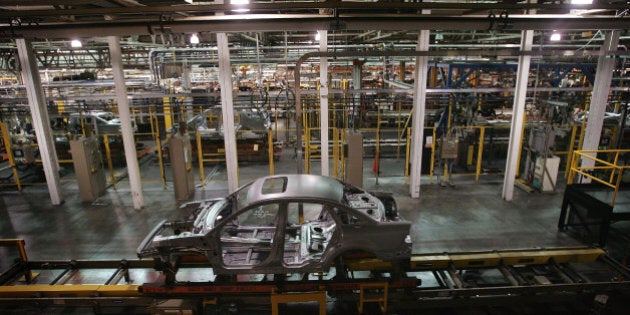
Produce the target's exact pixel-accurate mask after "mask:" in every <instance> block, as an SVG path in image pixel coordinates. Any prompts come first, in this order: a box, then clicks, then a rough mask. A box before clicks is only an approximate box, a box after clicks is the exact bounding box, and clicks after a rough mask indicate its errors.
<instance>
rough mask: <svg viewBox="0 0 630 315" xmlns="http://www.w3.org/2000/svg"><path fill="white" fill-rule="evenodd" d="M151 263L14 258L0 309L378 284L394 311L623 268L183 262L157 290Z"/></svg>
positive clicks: (510, 254) (567, 289) (476, 258)
mask: <svg viewBox="0 0 630 315" xmlns="http://www.w3.org/2000/svg"><path fill="white" fill-rule="evenodd" d="M154 267H155V265H154V262H153V261H143V260H121V261H114V260H107V261H24V260H22V259H17V260H16V262H15V263H14V264H13V266H11V267H10V268H9V269H8V270H6V271H5V272H3V273H2V274H1V275H0V305H8V306H14V307H15V306H22V307H23V306H24V305H36V306H37V307H40V308H41V307H47V306H53V307H54V306H59V305H64V306H77V307H79V306H81V307H91V308H95V309H100V308H105V307H120V306H126V307H147V308H148V307H152V306H154V305H156V303H157V301H164V300H170V299H182V300H189V301H193V302H194V303H193V304H195V303H196V304H195V305H206V304H205V303H203V301H206V300H208V299H214V300H213V301H214V302H213V304H215V303H217V300H218V301H220V302H221V301H226V302H229V301H236V300H238V301H247V299H248V298H252V299H256V300H257V301H260V300H261V299H262V300H264V301H266V303H264V304H266V305H268V303H269V298H270V297H271V296H277V295H278V294H283V293H304V294H307V293H309V292H325V293H326V294H327V295H328V296H330V297H343V299H344V300H348V299H349V300H353V301H358V300H359V292H361V297H362V296H363V295H362V294H363V291H362V290H363V289H362V288H364V287H369V286H370V285H371V284H379V283H386V284H387V286H386V287H387V292H385V294H384V296H386V297H387V298H386V299H387V301H386V302H387V303H382V304H384V305H389V307H390V308H391V307H393V308H397V309H405V308H413V309H417V308H418V307H428V305H434V306H435V305H437V306H439V305H447V304H448V305H449V306H452V305H453V303H463V304H465V303H468V302H471V301H472V302H474V301H475V300H479V298H480V297H483V298H485V299H484V301H486V302H487V301H490V300H491V299H497V300H503V301H505V300H509V299H510V298H519V297H521V298H525V297H526V298H532V297H537V298H550V297H553V298H558V297H573V298H575V297H576V296H580V295H584V294H589V295H592V294H599V293H602V292H604V293H605V292H610V291H611V290H614V291H617V292H619V291H621V292H626V293H627V292H630V281H629V280H628V279H630V271H629V270H628V269H627V268H626V267H625V266H622V265H621V264H619V263H618V262H616V261H614V260H612V259H610V258H609V257H608V256H607V255H606V253H605V252H604V251H603V250H601V249H597V248H564V249H547V250H524V251H493V252H476V253H451V254H448V253H443V254H433V255H414V256H413V257H412V258H411V259H410V261H409V265H408V268H407V270H405V273H404V274H405V276H404V277H402V278H397V279H394V278H393V277H392V276H391V275H392V273H390V270H391V269H392V268H391V265H390V263H388V262H386V261H381V260H378V259H366V258H357V259H347V260H346V261H345V266H344V270H347V272H343V273H340V274H338V275H335V271H334V268H333V269H331V272H330V273H327V274H291V275H239V276H232V277H211V276H210V274H211V273H212V271H211V268H210V267H209V266H208V265H207V264H204V263H200V262H198V261H194V260H190V261H187V260H185V259H184V260H182V261H180V262H179V265H178V270H179V271H178V273H177V276H178V281H177V282H175V283H173V284H171V285H165V284H164V279H165V276H164V275H163V274H162V273H161V272H158V271H156V270H155V269H154ZM94 274H97V275H98V277H95V276H93V275H94ZM25 275H30V276H29V277H30V278H28V277H25ZM187 277H188V278H187ZM28 279H30V281H29V280H28ZM98 279H102V280H98ZM97 281H101V282H100V283H99V282H97ZM377 286H378V285H377ZM381 293H383V292H381ZM359 302H360V303H359V305H362V301H359Z"/></svg>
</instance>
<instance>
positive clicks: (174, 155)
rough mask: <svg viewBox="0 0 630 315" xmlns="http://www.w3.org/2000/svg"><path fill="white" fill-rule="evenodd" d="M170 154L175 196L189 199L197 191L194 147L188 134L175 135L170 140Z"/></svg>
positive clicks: (181, 199) (179, 198) (180, 199)
mask: <svg viewBox="0 0 630 315" xmlns="http://www.w3.org/2000/svg"><path fill="white" fill-rule="evenodd" d="M169 155H170V158H171V167H172V170H173V186H175V198H176V199H177V200H179V201H183V200H188V199H189V198H190V197H191V196H192V195H193V192H194V191H195V186H194V175H193V171H192V147H191V145H190V138H189V137H188V135H179V134H178V135H174V136H173V137H171V139H170V140H169Z"/></svg>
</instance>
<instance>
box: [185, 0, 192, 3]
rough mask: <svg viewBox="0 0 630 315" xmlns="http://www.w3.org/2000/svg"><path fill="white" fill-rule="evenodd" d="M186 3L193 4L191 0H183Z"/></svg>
mask: <svg viewBox="0 0 630 315" xmlns="http://www.w3.org/2000/svg"><path fill="white" fill-rule="evenodd" d="M184 1H185V2H186V3H190V4H193V0H184Z"/></svg>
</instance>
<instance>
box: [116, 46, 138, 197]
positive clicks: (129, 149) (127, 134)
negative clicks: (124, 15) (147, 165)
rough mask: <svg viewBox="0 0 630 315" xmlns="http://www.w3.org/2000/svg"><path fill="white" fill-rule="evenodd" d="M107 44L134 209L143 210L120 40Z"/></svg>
mask: <svg viewBox="0 0 630 315" xmlns="http://www.w3.org/2000/svg"><path fill="white" fill-rule="evenodd" d="M107 42H108V44H109V56H110V57H109V58H110V63H111V65H112V74H113V77H114V87H115V90H116V103H117V104H118V116H119V117H120V130H121V132H122V139H123V147H124V149H125V161H126V162H127V174H128V175H129V186H130V188H131V197H132V199H133V208H134V209H142V207H144V196H143V194H142V181H141V179H140V166H139V165H138V154H137V153H136V140H135V138H134V137H133V128H132V127H131V111H130V110H129V99H127V85H126V84H125V73H124V72H123V65H122V51H121V49H120V38H119V37H118V36H108V37H107Z"/></svg>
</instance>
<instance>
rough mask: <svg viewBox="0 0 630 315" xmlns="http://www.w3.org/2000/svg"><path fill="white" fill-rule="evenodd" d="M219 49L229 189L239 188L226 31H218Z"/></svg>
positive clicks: (230, 71) (230, 67)
mask: <svg viewBox="0 0 630 315" xmlns="http://www.w3.org/2000/svg"><path fill="white" fill-rule="evenodd" d="M217 46H218V50H219V84H220V86H221V112H222V115H223V143H224V145H225V165H226V168H227V178H228V191H229V192H230V193H232V192H234V191H235V190H236V189H237V188H238V154H237V152H236V131H235V130H234V104H233V100H232V66H231V65H230V50H229V47H228V38H227V34H226V33H217Z"/></svg>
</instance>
